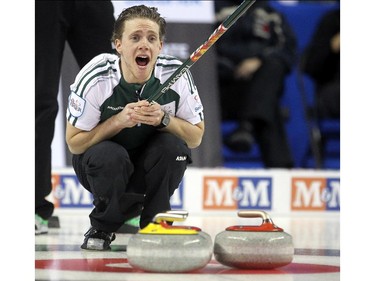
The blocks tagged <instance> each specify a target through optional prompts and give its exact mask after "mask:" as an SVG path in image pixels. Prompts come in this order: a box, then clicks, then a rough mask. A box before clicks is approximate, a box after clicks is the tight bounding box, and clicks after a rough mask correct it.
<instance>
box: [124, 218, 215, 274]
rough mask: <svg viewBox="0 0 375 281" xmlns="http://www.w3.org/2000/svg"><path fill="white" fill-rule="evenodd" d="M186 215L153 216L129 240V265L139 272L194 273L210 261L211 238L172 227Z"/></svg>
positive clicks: (192, 229) (197, 231)
mask: <svg viewBox="0 0 375 281" xmlns="http://www.w3.org/2000/svg"><path fill="white" fill-rule="evenodd" d="M187 215H188V214H187V212H186V211H170V212H166V213H160V214H157V215H156V216H155V217H154V219H153V221H152V222H151V223H150V224H148V225H147V226H146V227H145V228H143V229H141V230H139V231H138V233H137V234H135V235H133V236H132V237H131V238H130V239H129V243H128V246H127V256H128V262H129V264H130V265H131V266H132V267H134V268H136V269H140V270H143V271H148V272H163V273H178V272H189V271H193V270H198V269H201V268H203V267H205V266H206V265H207V263H208V262H209V261H210V260H211V258H212V252H213V243H212V239H211V237H210V236H209V235H208V234H207V233H205V232H203V231H201V229H200V228H198V227H192V226H172V225H170V224H168V222H169V223H171V222H174V221H184V220H185V219H186V217H187Z"/></svg>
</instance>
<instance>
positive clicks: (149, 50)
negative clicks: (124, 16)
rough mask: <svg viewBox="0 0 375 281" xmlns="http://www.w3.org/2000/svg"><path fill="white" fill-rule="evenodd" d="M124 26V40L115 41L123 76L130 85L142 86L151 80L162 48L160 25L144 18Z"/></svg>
mask: <svg viewBox="0 0 375 281" xmlns="http://www.w3.org/2000/svg"><path fill="white" fill-rule="evenodd" d="M124 25H125V26H124V32H123V34H122V39H121V40H116V41H115V46H116V50H117V52H118V53H119V54H120V56H121V66H122V71H123V75H124V78H125V80H126V82H128V83H139V84H142V83H144V82H146V81H147V80H148V79H149V78H150V76H151V73H152V70H153V68H154V65H155V62H156V59H157V57H158V55H159V54H160V51H161V48H162V44H163V42H162V41H161V40H160V38H159V25H158V24H157V23H156V22H154V21H152V20H149V19H143V18H136V19H132V20H128V21H126V22H125V23H124Z"/></svg>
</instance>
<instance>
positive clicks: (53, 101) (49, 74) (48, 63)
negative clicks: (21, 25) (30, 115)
mask: <svg viewBox="0 0 375 281" xmlns="http://www.w3.org/2000/svg"><path fill="white" fill-rule="evenodd" d="M60 13H61V6H60V5H59V4H58V3H56V2H49V1H36V2H35V214H36V215H37V216H39V217H40V218H41V219H42V220H44V224H45V221H47V220H48V219H49V218H50V217H51V216H52V214H53V211H54V205H53V204H52V203H51V202H50V201H48V200H46V199H45V198H46V196H47V195H48V194H49V193H50V192H51V190H52V184H51V143H52V140H53V136H54V131H55V118H56V116H57V112H58V101H57V95H58V87H59V80H60V68H61V60H62V55H63V50H64V44H65V32H66V30H65V28H64V27H63V26H62V25H61V24H60V21H59V20H58V19H60ZM36 228H37V220H36ZM43 232H44V233H45V232H46V231H43ZM36 233H37V229H36Z"/></svg>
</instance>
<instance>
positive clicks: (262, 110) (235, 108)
mask: <svg viewBox="0 0 375 281" xmlns="http://www.w3.org/2000/svg"><path fill="white" fill-rule="evenodd" d="M286 75H287V69H286V67H285V65H284V64H283V63H282V62H281V61H279V60H277V59H276V58H269V59H265V60H264V61H263V62H262V66H261V67H260V68H259V69H258V71H257V72H256V73H254V75H253V76H252V77H251V78H250V79H247V80H236V79H234V78H233V77H231V76H230V75H226V76H223V77H220V79H219V85H220V98H221V108H222V119H223V120H238V121H239V122H241V121H250V122H251V123H252V125H253V127H254V137H255V138H256V141H257V143H258V144H259V148H260V151H261V154H262V160H263V163H264V165H265V167H267V168H291V167H292V166H293V159H292V156H291V152H290V148H289V144H288V140H287V136H286V132H285V128H284V120H283V116H282V114H281V106H280V98H281V96H282V94H283V91H284V80H285V77H286Z"/></svg>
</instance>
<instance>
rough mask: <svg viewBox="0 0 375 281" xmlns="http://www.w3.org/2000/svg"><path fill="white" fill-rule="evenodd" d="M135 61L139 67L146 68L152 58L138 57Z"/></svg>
mask: <svg viewBox="0 0 375 281" xmlns="http://www.w3.org/2000/svg"><path fill="white" fill-rule="evenodd" d="M135 61H136V63H137V64H138V65H139V66H146V65H147V64H148V63H149V61H150V58H149V57H147V56H138V57H136V58H135Z"/></svg>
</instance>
